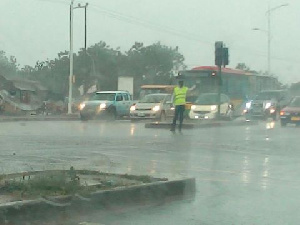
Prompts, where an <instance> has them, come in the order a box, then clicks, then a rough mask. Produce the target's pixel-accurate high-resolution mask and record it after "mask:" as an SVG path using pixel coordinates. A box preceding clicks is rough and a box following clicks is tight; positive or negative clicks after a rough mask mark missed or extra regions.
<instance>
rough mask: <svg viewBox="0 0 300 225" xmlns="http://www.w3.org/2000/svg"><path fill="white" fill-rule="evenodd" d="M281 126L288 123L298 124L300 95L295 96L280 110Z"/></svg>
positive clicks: (299, 119) (299, 123)
mask: <svg viewBox="0 0 300 225" xmlns="http://www.w3.org/2000/svg"><path fill="white" fill-rule="evenodd" d="M280 122H281V126H283V127H285V126H286V125H287V124H288V123H292V124H296V125H298V126H299V125H300V96H296V97H294V98H293V99H292V101H291V102H290V103H289V104H288V105H287V106H286V107H284V108H283V109H282V110H281V111H280Z"/></svg>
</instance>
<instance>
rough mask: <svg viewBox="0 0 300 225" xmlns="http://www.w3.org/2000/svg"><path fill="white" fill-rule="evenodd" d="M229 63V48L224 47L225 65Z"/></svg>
mask: <svg viewBox="0 0 300 225" xmlns="http://www.w3.org/2000/svg"><path fill="white" fill-rule="evenodd" d="M228 64H229V54H228V48H223V66H224V67H225V66H227V65H228Z"/></svg>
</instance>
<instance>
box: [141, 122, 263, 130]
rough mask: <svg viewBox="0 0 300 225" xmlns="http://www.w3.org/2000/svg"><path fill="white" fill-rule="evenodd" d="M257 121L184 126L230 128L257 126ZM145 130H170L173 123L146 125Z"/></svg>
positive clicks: (188, 125) (191, 127)
mask: <svg viewBox="0 0 300 225" xmlns="http://www.w3.org/2000/svg"><path fill="white" fill-rule="evenodd" d="M257 124H258V122H257V121H249V122H246V121H237V122H234V121H228V122H225V121H214V122H210V123H185V124H183V125H182V128H183V129H197V128H209V127H230V126H249V125H257ZM145 128H157V129H159V128H161V129H170V128H171V123H160V122H152V123H146V124H145Z"/></svg>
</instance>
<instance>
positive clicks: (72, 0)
mask: <svg viewBox="0 0 300 225" xmlns="http://www.w3.org/2000/svg"><path fill="white" fill-rule="evenodd" d="M73 5H74V0H71V4H70V53H69V54H70V76H69V102H68V114H72V93H73V68H74V67H73V63H74V62H73V10H74V7H73Z"/></svg>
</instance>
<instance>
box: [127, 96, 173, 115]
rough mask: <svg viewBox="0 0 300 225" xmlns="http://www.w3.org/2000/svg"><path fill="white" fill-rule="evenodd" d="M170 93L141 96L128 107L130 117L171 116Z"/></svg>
mask: <svg viewBox="0 0 300 225" xmlns="http://www.w3.org/2000/svg"><path fill="white" fill-rule="evenodd" d="M171 99H172V95H170V94H150V95H146V96H145V97H143V98H142V99H141V100H139V101H138V102H137V103H136V104H135V105H133V106H131V108H130V119H131V120H133V121H134V120H139V119H154V120H162V121H164V120H166V119H167V118H168V117H173V115H174V107H173V103H172V101H171Z"/></svg>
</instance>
